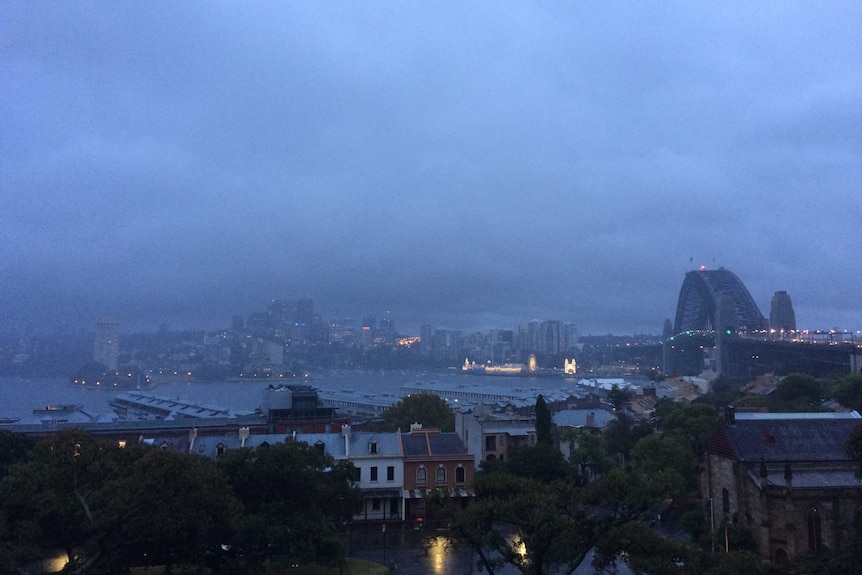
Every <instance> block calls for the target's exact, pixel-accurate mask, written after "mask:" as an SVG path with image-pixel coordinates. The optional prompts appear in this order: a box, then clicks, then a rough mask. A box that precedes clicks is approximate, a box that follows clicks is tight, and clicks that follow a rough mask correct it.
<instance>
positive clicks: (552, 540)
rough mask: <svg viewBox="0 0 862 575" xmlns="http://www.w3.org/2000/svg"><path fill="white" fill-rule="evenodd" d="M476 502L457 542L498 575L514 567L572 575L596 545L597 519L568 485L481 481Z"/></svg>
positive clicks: (461, 518) (458, 524)
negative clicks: (471, 550) (509, 566)
mask: <svg viewBox="0 0 862 575" xmlns="http://www.w3.org/2000/svg"><path fill="white" fill-rule="evenodd" d="M475 488H476V495H477V500H476V501H475V502H474V503H472V504H471V505H470V506H468V507H467V508H466V509H465V510H464V511H462V512H461V513H460V514H458V515H457V516H456V517H455V519H454V521H453V523H452V524H451V527H452V529H453V533H454V534H455V536H456V538H457V539H458V540H460V541H462V542H464V543H466V544H468V545H469V546H470V547H471V548H472V549H473V550H474V551H476V552H477V554H478V555H479V562H480V564H481V566H482V568H484V569H485V570H486V571H487V572H488V573H490V574H493V573H495V572H496V571H497V570H499V569H500V568H501V567H502V565H504V564H509V565H512V566H514V567H515V568H517V569H518V570H519V571H520V572H521V573H523V574H525V575H541V574H543V573H549V572H551V570H552V569H553V568H562V570H563V572H570V571H572V570H574V568H575V567H577V565H579V564H580V563H581V562H582V561H583V558H584V557H585V556H586V553H587V552H588V551H589V549H590V548H591V547H592V546H593V544H594V543H595V541H596V535H597V533H598V530H596V529H594V524H595V518H594V516H593V515H592V514H591V513H589V512H588V511H587V509H586V508H584V507H582V506H579V505H578V504H577V503H578V502H579V497H578V495H577V493H576V492H575V488H574V487H573V486H572V485H571V484H570V483H568V482H565V481H556V482H553V483H550V484H547V483H542V482H540V481H538V480H536V479H532V478H526V477H518V476H516V475H513V474H510V473H491V474H483V475H481V476H478V477H477V481H476V483H475Z"/></svg>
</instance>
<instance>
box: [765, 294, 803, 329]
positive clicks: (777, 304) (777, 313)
mask: <svg viewBox="0 0 862 575" xmlns="http://www.w3.org/2000/svg"><path fill="white" fill-rule="evenodd" d="M769 331H770V333H772V334H773V336H774V337H780V336H781V334H782V333H786V332H788V331H796V313H795V312H794V311H793V303H792V302H791V301H790V296H789V295H787V292H786V291H777V292H775V295H773V296H772V305H771V307H770V309H769Z"/></svg>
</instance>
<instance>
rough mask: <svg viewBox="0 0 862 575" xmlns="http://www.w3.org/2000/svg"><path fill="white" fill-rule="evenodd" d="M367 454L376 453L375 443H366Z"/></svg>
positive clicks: (373, 441) (374, 441)
mask: <svg viewBox="0 0 862 575" xmlns="http://www.w3.org/2000/svg"><path fill="white" fill-rule="evenodd" d="M368 453H377V441H376V440H374V439H372V440H371V441H370V442H369V443H368Z"/></svg>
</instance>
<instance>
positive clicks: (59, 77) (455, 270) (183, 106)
mask: <svg viewBox="0 0 862 575" xmlns="http://www.w3.org/2000/svg"><path fill="white" fill-rule="evenodd" d="M860 30H862V3H859V2H854V1H850V0H848V1H846V2H820V1H818V2H808V1H806V2H787V1H781V2H720V3H700V2H689V1H680V2H659V3H654V2H629V3H608V2H560V3H550V2H482V3H478V2H473V3H471V2H316V1H315V2H273V3H267V2H253V3H251V2H234V3H221V2H209V1H207V2H113V1H106V2H97V3H85V2H74V3H71V2H69V3H66V2H31V1H29V0H28V1H24V2H17V1H12V0H7V1H4V2H2V3H0V243H2V245H0V320H2V322H3V324H5V327H16V326H18V327H29V328H30V329H42V330H45V329H56V328H57V327H58V326H61V325H66V326H73V327H77V326H85V327H87V328H91V327H92V326H93V325H94V324H95V322H96V320H97V318H98V317H99V316H101V315H104V314H111V315H113V316H115V317H116V318H117V319H118V320H119V321H120V324H121V329H122V330H123V331H130V330H143V331H152V330H155V329H156V328H157V327H158V325H159V324H160V323H163V322H167V323H169V324H170V325H171V327H172V328H176V329H180V328H218V327H226V326H228V325H229V323H230V317H231V316H232V315H234V314H248V313H249V312H252V311H255V310H258V309H263V308H265V307H266V305H267V303H268V302H269V301H270V300H272V299H273V298H282V299H296V298H300V297H307V298H313V299H314V302H315V309H316V310H317V311H318V312H320V313H321V315H322V316H323V318H324V319H327V320H328V319H332V318H335V317H348V316H351V317H356V318H361V317H362V315H364V314H366V313H375V314H377V316H378V317H380V316H382V315H383V313H384V312H385V311H389V312H390V313H391V315H392V317H393V318H394V320H395V322H396V328H397V329H398V330H399V331H401V332H402V333H415V332H417V331H418V326H419V324H421V323H430V324H433V325H435V326H438V327H449V328H451V329H464V330H473V329H477V330H478V329H482V330H484V329H487V328H491V327H502V328H514V327H516V326H517V325H518V324H519V323H525V322H527V321H529V320H532V319H540V320H544V319H561V320H565V321H570V322H573V323H575V324H576V325H577V326H578V328H579V330H580V332H581V333H582V334H587V333H618V334H625V333H639V332H648V333H660V332H661V327H662V323H663V321H664V320H665V319H666V318H672V317H673V315H674V312H675V309H676V303H677V297H678V295H679V289H680V287H681V285H682V281H683V278H684V275H685V272H687V271H689V270H691V269H695V268H697V267H699V266H700V265H706V266H707V267H710V268H715V267H719V266H723V267H726V268H728V269H730V270H731V271H733V272H734V273H736V274H737V275H738V276H739V277H740V279H741V280H742V281H743V283H744V284H745V285H746V286H747V287H748V289H749V291H750V292H751V294H752V296H753V297H754V299H755V301H756V302H757V304H758V305H759V307H760V309H761V311H762V312H763V313H764V314H765V315H767V316H768V314H769V304H770V299H771V297H772V294H773V293H774V292H775V291H776V290H787V291H788V292H789V294H790V296H791V298H792V300H793V304H794V307H795V309H796V316H797V321H798V324H799V326H800V327H801V328H810V329H815V328H825V329H828V328H832V327H839V328H841V329H858V328H860V327H862V266H860V263H861V262H862V258H860V245H862V243H860V239H862V238H860V222H862V41H860Z"/></svg>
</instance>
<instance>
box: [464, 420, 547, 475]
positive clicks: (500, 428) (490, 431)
mask: <svg viewBox="0 0 862 575" xmlns="http://www.w3.org/2000/svg"><path fill="white" fill-rule="evenodd" d="M455 433H457V434H458V436H459V437H460V438H461V441H463V442H464V444H465V445H466V446H467V449H468V451H469V452H470V453H471V454H472V456H473V457H474V461H475V464H476V465H479V464H480V463H482V462H483V461H494V460H499V461H509V459H510V458H511V457H512V455H514V454H515V453H517V452H518V451H519V450H521V449H523V448H525V447H532V446H534V445H536V416H535V415H518V414H515V413H513V412H505V411H493V410H492V408H490V407H488V406H479V407H477V408H476V409H474V410H471V411H456V412H455Z"/></svg>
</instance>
